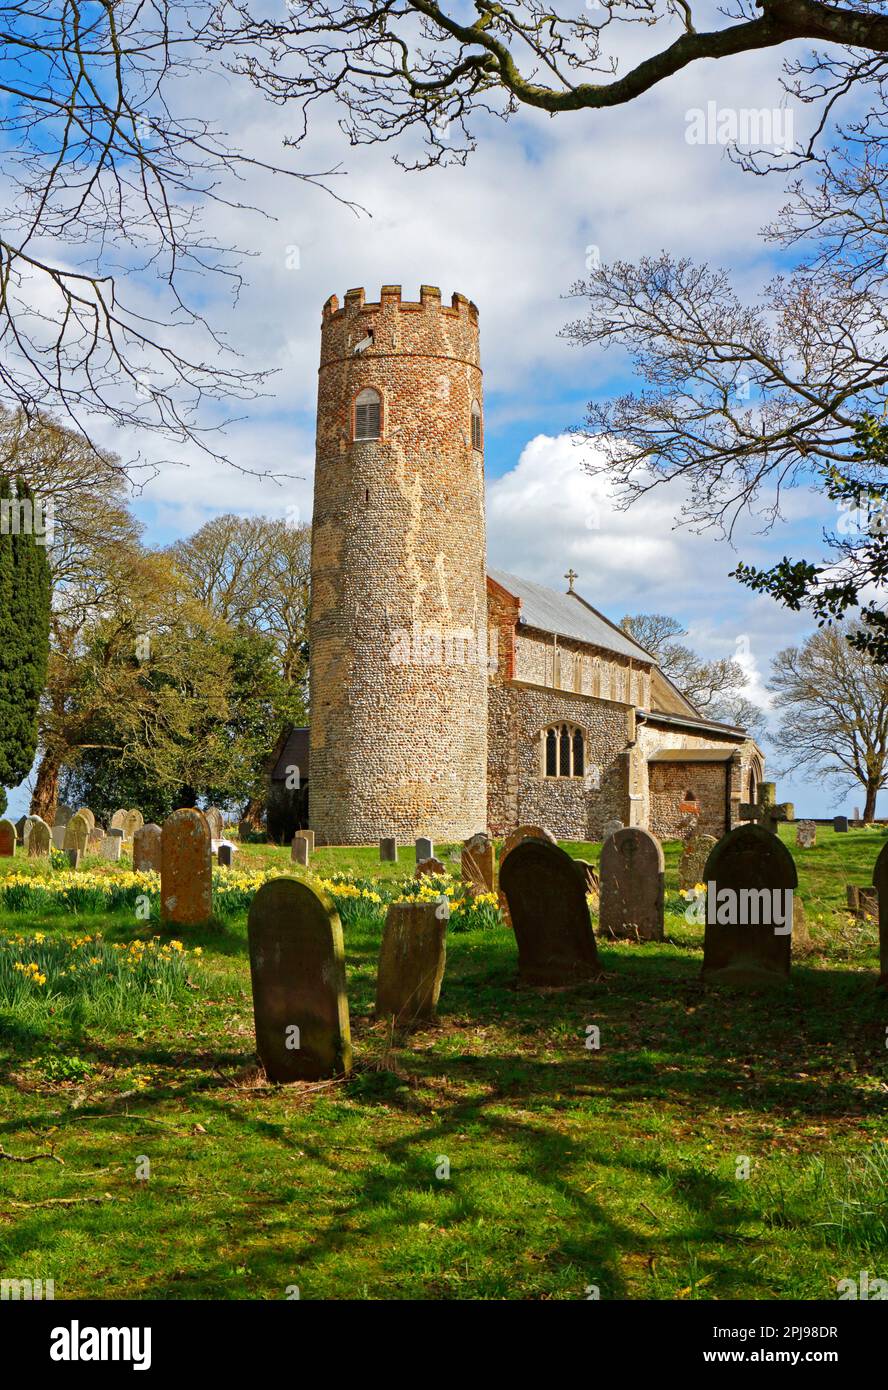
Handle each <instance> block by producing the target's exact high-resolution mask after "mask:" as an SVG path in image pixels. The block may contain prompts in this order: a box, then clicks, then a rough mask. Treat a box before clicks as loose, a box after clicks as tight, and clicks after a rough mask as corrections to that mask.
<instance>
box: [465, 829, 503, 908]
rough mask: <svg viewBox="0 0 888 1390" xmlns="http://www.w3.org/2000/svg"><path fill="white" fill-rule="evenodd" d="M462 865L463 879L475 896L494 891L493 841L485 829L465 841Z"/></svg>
mask: <svg viewBox="0 0 888 1390" xmlns="http://www.w3.org/2000/svg"><path fill="white" fill-rule="evenodd" d="M461 867H462V877H463V881H464V882H465V883H466V884H467V886H468V889H469V892H470V893H471V894H472V896H473V897H474V896H475V895H476V894H478V893H492V892H493V882H494V876H495V873H496V864H495V857H494V848H493V841H492V840H491V839H490V838H489V837H488V836H487V835H485V834H484V832H483V831H481V832H480V834H478V835H472V836H470V838H469V839H468V840H466V841H464V843H463V848H462V865H461Z"/></svg>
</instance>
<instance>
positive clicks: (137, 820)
mask: <svg viewBox="0 0 888 1390" xmlns="http://www.w3.org/2000/svg"><path fill="white" fill-rule="evenodd" d="M144 824H145V817H144V816H143V815H142V812H141V811H137V810H136V809H135V807H133V809H132V810H130V811H127V812H126V813H125V815H124V819H123V837H124V839H125V840H134V839H135V836H136V831H137V830H141V829H142V826H143V825H144Z"/></svg>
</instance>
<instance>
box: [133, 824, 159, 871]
mask: <svg viewBox="0 0 888 1390" xmlns="http://www.w3.org/2000/svg"><path fill="white" fill-rule="evenodd" d="M161 834H162V831H161V829H160V826H159V825H155V824H154V822H153V821H152V822H150V823H149V824H148V825H143V826H141V827H140V828H139V829H138V830H137V831H136V833H135V835H134V836H133V870H134V872H135V873H137V874H139V873H146V872H147V871H148V870H149V869H153V870H155V872H157V873H160V841H161Z"/></svg>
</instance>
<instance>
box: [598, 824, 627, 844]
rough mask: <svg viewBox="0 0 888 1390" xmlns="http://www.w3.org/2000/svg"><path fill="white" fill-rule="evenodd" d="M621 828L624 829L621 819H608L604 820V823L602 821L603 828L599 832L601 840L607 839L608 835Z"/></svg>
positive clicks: (614, 833)
mask: <svg viewBox="0 0 888 1390" xmlns="http://www.w3.org/2000/svg"><path fill="white" fill-rule="evenodd" d="M623 829H624V826H623V822H622V821H621V820H608V821H605V823H604V829H603V830H602V832H601V838H602V842H603V841H604V840H609V839H610V837H611V835H616V833H617V831H618V830H623Z"/></svg>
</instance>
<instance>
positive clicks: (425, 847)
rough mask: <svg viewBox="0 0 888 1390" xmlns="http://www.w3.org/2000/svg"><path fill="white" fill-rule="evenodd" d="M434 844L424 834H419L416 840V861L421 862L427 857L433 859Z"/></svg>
mask: <svg viewBox="0 0 888 1390" xmlns="http://www.w3.org/2000/svg"><path fill="white" fill-rule="evenodd" d="M434 857H435V846H434V845H433V844H432V842H431V840H430V839H428V838H427V836H425V835H420V836H419V838H418V839H417V841H416V862H417V864H423V863H425V861H426V860H427V859H434Z"/></svg>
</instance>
